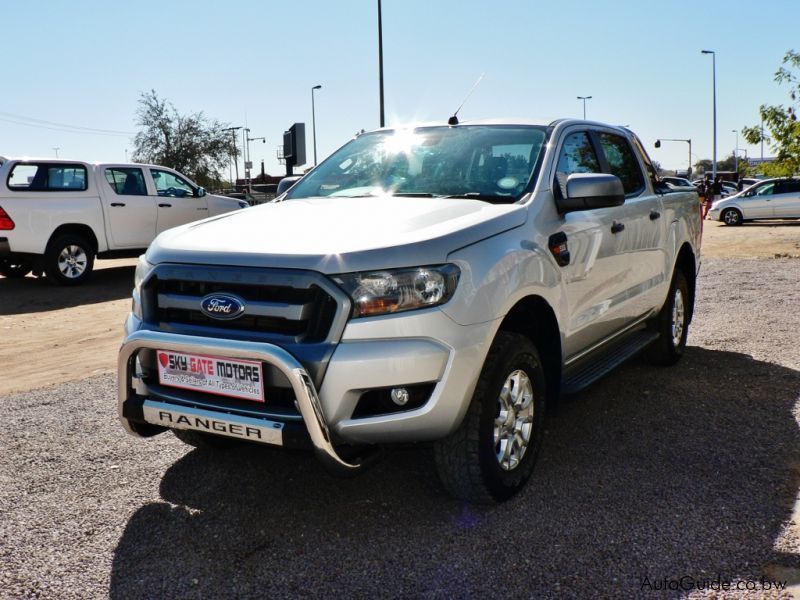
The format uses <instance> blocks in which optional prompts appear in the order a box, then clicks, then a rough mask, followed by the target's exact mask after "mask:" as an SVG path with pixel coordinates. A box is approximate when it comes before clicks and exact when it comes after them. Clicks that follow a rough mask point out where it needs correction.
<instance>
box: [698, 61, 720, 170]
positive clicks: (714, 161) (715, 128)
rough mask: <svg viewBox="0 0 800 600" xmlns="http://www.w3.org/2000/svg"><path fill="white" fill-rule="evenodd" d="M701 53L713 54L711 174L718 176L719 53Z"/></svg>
mask: <svg viewBox="0 0 800 600" xmlns="http://www.w3.org/2000/svg"><path fill="white" fill-rule="evenodd" d="M700 53H701V54H710V55H711V85H712V88H713V97H712V101H713V103H714V156H713V162H712V163H711V176H712V177H713V178H714V179H716V178H717V53H716V52H715V51H714V50H701V51H700Z"/></svg>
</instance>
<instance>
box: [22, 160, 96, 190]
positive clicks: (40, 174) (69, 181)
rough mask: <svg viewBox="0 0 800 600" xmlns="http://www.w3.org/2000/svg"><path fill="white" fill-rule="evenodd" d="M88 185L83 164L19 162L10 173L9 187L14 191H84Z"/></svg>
mask: <svg viewBox="0 0 800 600" xmlns="http://www.w3.org/2000/svg"><path fill="white" fill-rule="evenodd" d="M87 187H88V186H87V176H86V167H84V166H83V165H69V164H52V163H50V164H48V163H19V164H16V165H14V167H13V168H12V169H11V173H9V175H8V189H10V190H11V191H14V192H60V191H84V190H86V188H87Z"/></svg>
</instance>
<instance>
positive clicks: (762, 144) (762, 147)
mask: <svg viewBox="0 0 800 600" xmlns="http://www.w3.org/2000/svg"><path fill="white" fill-rule="evenodd" d="M761 164H764V117H763V116H762V117H761Z"/></svg>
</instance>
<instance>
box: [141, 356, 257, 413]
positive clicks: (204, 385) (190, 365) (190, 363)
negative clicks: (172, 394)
mask: <svg viewBox="0 0 800 600" xmlns="http://www.w3.org/2000/svg"><path fill="white" fill-rule="evenodd" d="M156 355H157V357H158V381H159V383H161V384H162V385H167V386H172V387H177V388H182V389H185V390H192V391H194V392H205V393H207V394H217V395H219V396H228V397H229V398H239V399H241V400H251V401H253V402H264V385H263V381H264V378H263V377H262V371H261V363H260V362H256V361H252V360H240V359H233V358H220V357H216V356H204V355H202V354H184V353H182V352H172V351H171V350H158V351H157V352H156Z"/></svg>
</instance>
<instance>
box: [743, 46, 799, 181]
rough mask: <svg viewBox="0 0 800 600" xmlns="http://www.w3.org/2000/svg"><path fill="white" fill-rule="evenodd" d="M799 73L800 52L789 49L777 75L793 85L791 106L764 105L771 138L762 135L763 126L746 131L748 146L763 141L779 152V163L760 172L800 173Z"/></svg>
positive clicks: (762, 108) (761, 109)
mask: <svg viewBox="0 0 800 600" xmlns="http://www.w3.org/2000/svg"><path fill="white" fill-rule="evenodd" d="M798 70H800V52H795V51H794V50H789V51H788V52H787V53H786V55H785V56H784V57H783V62H782V65H781V67H780V68H779V69H778V70H777V71H776V72H775V81H776V82H778V83H779V84H785V85H788V86H789V98H790V100H791V102H790V104H789V105H788V106H783V105H782V104H780V105H777V106H768V105H766V104H762V105H761V108H760V109H759V113H760V115H761V119H762V120H763V122H764V128H765V129H766V130H767V131H769V136H767V135H766V131H764V132H762V129H761V126H760V125H758V126H755V127H744V128H742V134H743V135H744V138H745V139H746V140H747V143H749V144H758V143H760V142H761V140H762V138H763V139H764V141H767V142H769V144H770V146H771V147H772V149H773V150H774V151H775V153H776V158H777V161H776V162H774V163H770V164H769V165H760V166H759V168H758V169H759V171H760V172H763V173H764V174H770V175H771V174H778V173H780V174H785V175H792V174H794V173H796V172H798V171H800V123H799V122H798V121H797V111H798V108H800V107H799V106H798V100H799V99H800V74H798V72H797V71H798Z"/></svg>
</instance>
